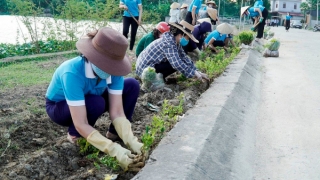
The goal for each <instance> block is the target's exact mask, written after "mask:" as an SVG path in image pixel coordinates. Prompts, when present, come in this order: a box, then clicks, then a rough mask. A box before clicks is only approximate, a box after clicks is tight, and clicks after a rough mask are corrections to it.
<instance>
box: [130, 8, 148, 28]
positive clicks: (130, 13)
mask: <svg viewBox="0 0 320 180" xmlns="http://www.w3.org/2000/svg"><path fill="white" fill-rule="evenodd" d="M126 11H128V13H129V14H130V16H131V17H132V18H133V19H134V20H135V21H136V22H137V24H139V22H138V20H137V19H136V18H135V17H134V16H133V15H132V14H131V12H130V11H129V9H127V10H126ZM139 26H141V27H142V29H143V30H144V32H145V33H148V32H147V30H146V29H145V28H144V27H143V26H142V25H141V24H139Z"/></svg>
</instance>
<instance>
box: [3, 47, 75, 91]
mask: <svg viewBox="0 0 320 180" xmlns="http://www.w3.org/2000/svg"><path fill="white" fill-rule="evenodd" d="M76 55H77V54H76V53H73V54H68V55H63V56H62V58H59V60H58V61H57V62H55V63H52V58H55V59H57V58H56V57H52V58H48V57H45V58H33V59H25V60H23V61H18V62H0V71H1V76H0V90H3V89H13V88H14V87H16V86H22V87H30V86H33V85H43V84H48V82H50V80H51V77H52V74H53V73H54V71H55V69H56V68H57V67H58V66H59V65H60V64H61V62H63V61H64V60H65V59H67V58H71V57H75V56H76ZM60 59H61V60H60Z"/></svg>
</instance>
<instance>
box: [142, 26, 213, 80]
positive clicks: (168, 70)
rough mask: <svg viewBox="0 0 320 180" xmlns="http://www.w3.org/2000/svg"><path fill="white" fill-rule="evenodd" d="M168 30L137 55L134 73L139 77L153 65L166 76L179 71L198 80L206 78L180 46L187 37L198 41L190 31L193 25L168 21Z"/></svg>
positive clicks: (184, 44) (184, 43)
mask: <svg viewBox="0 0 320 180" xmlns="http://www.w3.org/2000/svg"><path fill="white" fill-rule="evenodd" d="M169 25H170V32H166V33H164V34H163V36H162V38H160V39H157V40H155V41H153V42H152V43H151V44H150V45H149V46H148V47H147V48H146V49H145V50H144V51H142V53H141V54H140V55H139V57H138V59H137V63H136V73H137V75H138V76H139V77H141V75H142V72H143V70H144V69H145V68H147V67H154V68H155V70H156V73H162V75H163V79H164V81H165V82H166V77H167V76H169V75H170V74H173V73H174V72H176V71H179V72H181V73H182V74H183V75H184V76H186V77H187V78H192V77H196V78H198V79H200V80H202V79H206V80H209V79H208V76H207V75H206V74H204V73H201V72H199V71H198V70H197V69H196V67H195V66H194V64H193V62H192V61H191V60H190V59H189V58H188V57H187V55H186V54H185V52H184V50H183V49H182V46H186V45H187V44H188V41H189V38H190V39H192V40H193V41H194V42H196V43H198V40H197V39H196V38H194V37H193V35H192V34H191V31H192V30H193V28H194V27H193V26H192V25H191V24H189V23H187V22H186V21H181V22H180V23H169Z"/></svg>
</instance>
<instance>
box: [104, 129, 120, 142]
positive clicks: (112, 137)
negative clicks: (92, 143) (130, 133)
mask: <svg viewBox="0 0 320 180" xmlns="http://www.w3.org/2000/svg"><path fill="white" fill-rule="evenodd" d="M106 137H107V138H108V139H110V140H111V141H113V142H115V141H122V140H121V138H120V137H119V136H118V135H115V134H112V133H111V132H109V131H108V132H107V134H106Z"/></svg>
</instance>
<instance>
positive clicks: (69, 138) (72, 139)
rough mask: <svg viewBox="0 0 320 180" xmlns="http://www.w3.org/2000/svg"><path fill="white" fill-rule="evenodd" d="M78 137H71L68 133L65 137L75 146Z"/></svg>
mask: <svg viewBox="0 0 320 180" xmlns="http://www.w3.org/2000/svg"><path fill="white" fill-rule="evenodd" d="M78 138H79V137H77V136H71V135H70V134H69V133H68V135H67V139H68V141H69V142H70V143H72V144H75V143H76V142H77V140H78Z"/></svg>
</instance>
